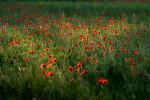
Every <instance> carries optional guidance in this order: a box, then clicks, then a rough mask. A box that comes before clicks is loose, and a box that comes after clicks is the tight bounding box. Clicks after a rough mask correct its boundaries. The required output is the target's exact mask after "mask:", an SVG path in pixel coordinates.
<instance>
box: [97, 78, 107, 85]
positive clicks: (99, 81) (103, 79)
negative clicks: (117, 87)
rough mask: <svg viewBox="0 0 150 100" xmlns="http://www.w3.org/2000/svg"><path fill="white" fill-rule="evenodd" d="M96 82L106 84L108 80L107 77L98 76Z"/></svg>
mask: <svg viewBox="0 0 150 100" xmlns="http://www.w3.org/2000/svg"><path fill="white" fill-rule="evenodd" d="M97 82H98V84H100V85H105V84H108V80H107V79H105V78H102V77H100V78H98V81H97Z"/></svg>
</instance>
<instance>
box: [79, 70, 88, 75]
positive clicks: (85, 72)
mask: <svg viewBox="0 0 150 100" xmlns="http://www.w3.org/2000/svg"><path fill="white" fill-rule="evenodd" d="M88 72H89V71H88V70H87V69H85V70H83V71H82V72H81V73H80V75H86V74H87V73H88Z"/></svg>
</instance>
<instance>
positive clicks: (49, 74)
mask: <svg viewBox="0 0 150 100" xmlns="http://www.w3.org/2000/svg"><path fill="white" fill-rule="evenodd" d="M46 76H47V77H50V76H54V72H52V71H50V72H48V73H47V75H46Z"/></svg>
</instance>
